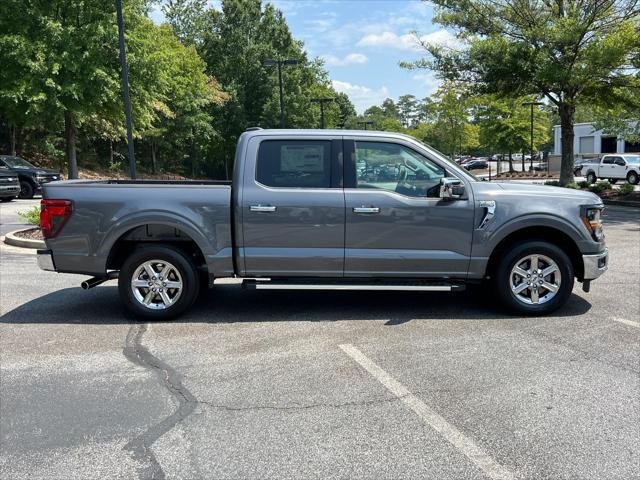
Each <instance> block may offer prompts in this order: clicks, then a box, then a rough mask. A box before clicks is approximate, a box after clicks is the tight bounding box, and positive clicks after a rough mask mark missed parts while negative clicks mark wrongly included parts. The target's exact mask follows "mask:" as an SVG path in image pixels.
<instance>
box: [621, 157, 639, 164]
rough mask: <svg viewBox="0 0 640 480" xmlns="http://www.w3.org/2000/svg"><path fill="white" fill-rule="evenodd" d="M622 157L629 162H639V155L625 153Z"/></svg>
mask: <svg viewBox="0 0 640 480" xmlns="http://www.w3.org/2000/svg"><path fill="white" fill-rule="evenodd" d="M624 159H625V160H626V161H627V162H629V163H640V155H625V156H624Z"/></svg>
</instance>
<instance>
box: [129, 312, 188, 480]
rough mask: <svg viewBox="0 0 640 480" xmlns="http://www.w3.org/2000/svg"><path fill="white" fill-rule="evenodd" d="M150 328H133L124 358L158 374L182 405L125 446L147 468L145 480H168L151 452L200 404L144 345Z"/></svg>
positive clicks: (173, 373)
mask: <svg viewBox="0 0 640 480" xmlns="http://www.w3.org/2000/svg"><path fill="white" fill-rule="evenodd" d="M147 327H148V325H147V324H133V325H131V328H129V331H128V332H127V338H126V342H125V347H124V349H123V351H122V353H123V354H124V356H125V357H126V358H127V359H128V360H129V361H130V362H132V363H134V364H135V365H139V366H141V367H143V368H145V369H147V370H150V371H152V372H154V373H155V374H156V375H158V377H159V378H160V381H161V383H162V385H163V386H164V387H165V388H166V389H167V390H168V391H169V393H171V395H172V396H173V397H174V398H175V399H176V400H177V401H178V408H177V410H176V411H175V412H173V413H172V414H171V415H169V416H168V417H167V418H165V419H164V420H162V421H161V422H160V423H157V424H155V425H153V426H151V427H149V428H148V429H147V430H146V431H145V432H144V433H142V434H141V435H138V436H137V437H136V438H134V439H133V440H131V441H129V443H127V444H126V445H125V446H124V449H125V450H127V451H129V452H131V454H132V455H133V457H134V458H135V459H136V460H138V461H140V462H142V463H145V464H146V465H147V466H146V467H145V468H144V469H143V470H142V471H141V472H140V474H139V477H140V478H141V479H142V480H164V478H165V474H164V471H163V470H162V467H161V466H160V463H158V459H157V458H156V457H155V455H154V454H153V452H152V451H151V445H153V443H154V442H155V441H156V440H158V439H159V438H160V437H161V436H163V435H164V434H165V433H167V432H168V431H169V430H171V429H172V428H173V427H175V426H176V425H177V424H178V423H180V422H182V421H183V420H184V419H185V418H186V417H187V416H189V415H190V414H191V413H192V412H193V411H194V410H195V408H196V406H197V404H198V401H197V400H196V398H195V397H194V396H193V394H192V393H191V392H190V391H189V390H188V389H187V388H186V387H185V386H184V385H182V380H181V376H180V374H179V373H178V372H177V371H176V370H175V369H173V368H172V367H171V366H170V365H168V364H167V363H165V362H163V361H162V360H160V359H159V358H157V357H155V356H154V355H152V354H151V352H149V350H148V349H147V348H146V347H144V346H143V345H142V343H141V342H142V336H143V335H144V333H145V332H146V331H147Z"/></svg>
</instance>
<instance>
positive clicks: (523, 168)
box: [522, 150, 524, 172]
mask: <svg viewBox="0 0 640 480" xmlns="http://www.w3.org/2000/svg"><path fill="white" fill-rule="evenodd" d="M522 171H523V172H524V150H523V151H522Z"/></svg>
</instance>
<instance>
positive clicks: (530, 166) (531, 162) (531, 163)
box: [522, 102, 544, 171]
mask: <svg viewBox="0 0 640 480" xmlns="http://www.w3.org/2000/svg"><path fill="white" fill-rule="evenodd" d="M527 105H529V106H530V107H531V158H530V159H529V170H530V171H532V170H533V107H534V105H544V103H542V102H523V103H522V106H523V107H526V106H527ZM522 166H523V167H524V162H523V163H522ZM523 170H524V168H523Z"/></svg>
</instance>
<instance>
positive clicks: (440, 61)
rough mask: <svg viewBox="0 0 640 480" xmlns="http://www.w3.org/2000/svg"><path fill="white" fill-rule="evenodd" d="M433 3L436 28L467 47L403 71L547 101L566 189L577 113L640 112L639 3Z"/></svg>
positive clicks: (433, 50)
mask: <svg viewBox="0 0 640 480" xmlns="http://www.w3.org/2000/svg"><path fill="white" fill-rule="evenodd" d="M432 3H434V4H435V5H436V11H437V15H436V17H435V20H436V21H437V22H439V23H441V24H442V25H444V26H446V27H449V28H452V29H454V30H455V31H456V34H457V36H458V39H459V41H460V42H461V46H460V48H451V47H450V46H446V47H445V46H441V45H440V46H436V45H429V44H425V45H424V46H425V48H426V50H427V52H428V56H427V57H426V58H424V59H422V60H420V61H418V62H414V63H412V64H405V66H408V67H413V68H421V67H425V68H430V69H434V70H436V71H437V72H439V74H440V75H441V76H442V77H443V78H447V79H451V80H456V81H461V82H465V83H467V84H469V85H470V86H472V87H473V88H474V89H475V90H476V91H477V92H480V93H493V94H499V95H506V96H514V95H516V96H529V95H537V96H540V97H543V98H545V99H546V100H547V101H548V102H549V103H550V104H551V105H553V106H554V107H555V108H556V110H557V113H558V116H559V119H560V124H561V130H562V154H563V158H562V168H561V177H560V178H561V180H560V181H561V183H562V184H563V185H564V184H566V183H568V182H571V181H572V180H573V124H574V117H575V112H576V107H577V106H578V105H579V104H580V103H583V104H586V103H589V104H592V105H594V106H600V107H601V108H602V109H604V110H605V111H611V112H614V113H615V114H616V115H614V116H617V117H618V118H619V117H620V114H621V112H622V111H623V110H629V109H633V108H636V107H637V105H638V101H639V100H640V98H639V96H638V94H637V91H638V88H639V87H640V77H639V74H638V68H637V67H638V62H639V55H640V16H639V13H640V4H639V3H638V1H637V0H580V1H575V0H559V1H554V2H548V1H520V0H491V1H488V0H432ZM616 109H618V110H616Z"/></svg>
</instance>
